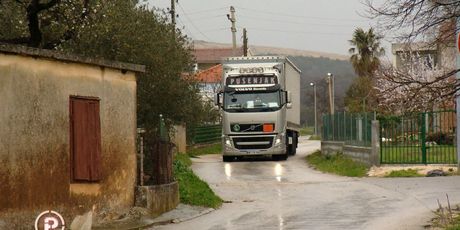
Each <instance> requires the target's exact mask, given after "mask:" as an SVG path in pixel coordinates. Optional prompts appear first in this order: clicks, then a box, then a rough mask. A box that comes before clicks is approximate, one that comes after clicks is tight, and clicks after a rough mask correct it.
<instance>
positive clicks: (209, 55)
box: [193, 48, 250, 70]
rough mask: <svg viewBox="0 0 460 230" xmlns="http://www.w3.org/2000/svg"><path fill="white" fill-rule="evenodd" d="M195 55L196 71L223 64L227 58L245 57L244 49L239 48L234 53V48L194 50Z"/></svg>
mask: <svg viewBox="0 0 460 230" xmlns="http://www.w3.org/2000/svg"><path fill="white" fill-rule="evenodd" d="M193 55H194V56H195V59H196V69H197V70H206V69H209V68H211V67H213V66H216V65H218V64H221V63H222V60H223V59H225V58H227V57H233V56H243V49H242V48H238V49H236V52H235V53H233V49H232V48H202V49H195V50H193ZM248 55H250V52H249V54H248Z"/></svg>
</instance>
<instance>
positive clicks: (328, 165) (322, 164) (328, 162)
mask: <svg viewBox="0 0 460 230" xmlns="http://www.w3.org/2000/svg"><path fill="white" fill-rule="evenodd" d="M306 160H307V162H308V163H309V164H310V165H312V166H314V167H315V168H316V169H317V170H319V171H322V172H327V173H334V174H337V175H340V176H349V177H364V176H366V174H367V171H368V170H369V167H368V166H366V165H365V164H363V163H359V162H355V161H353V160H352V159H351V158H350V157H347V156H345V155H343V154H337V155H334V156H330V155H324V154H322V153H321V151H316V152H315V153H313V154H310V155H308V156H307V157H306Z"/></svg>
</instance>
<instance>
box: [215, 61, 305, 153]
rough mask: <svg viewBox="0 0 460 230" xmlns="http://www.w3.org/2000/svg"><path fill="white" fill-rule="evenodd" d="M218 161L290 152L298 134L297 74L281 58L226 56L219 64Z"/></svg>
mask: <svg viewBox="0 0 460 230" xmlns="http://www.w3.org/2000/svg"><path fill="white" fill-rule="evenodd" d="M222 85H223V91H221V92H219V93H218V94H216V98H215V102H216V105H217V106H219V107H220V108H221V110H222V147H223V148H222V155H223V161H225V162H228V161H233V160H234V159H235V158H237V159H238V158H241V157H243V156H261V155H270V156H272V159H274V160H286V159H287V157H288V155H294V154H295V153H296V148H297V143H298V137H299V131H300V70H299V69H298V68H297V67H296V66H295V65H294V64H293V63H292V62H291V61H290V60H289V59H288V58H286V57H278V56H254V57H230V58H227V59H225V60H224V61H223V75H222Z"/></svg>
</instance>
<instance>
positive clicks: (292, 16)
mask: <svg viewBox="0 0 460 230" xmlns="http://www.w3.org/2000/svg"><path fill="white" fill-rule="evenodd" d="M235 8H237V9H240V10H243V11H244V10H245V11H253V12H259V13H263V14H268V15H271V16H273V15H276V16H285V17H291V18H308V19H317V20H328V21H355V22H359V21H365V20H359V19H347V18H324V17H312V16H302V15H293V14H286V13H281V12H270V11H265V10H258V9H252V8H246V7H240V6H235Z"/></svg>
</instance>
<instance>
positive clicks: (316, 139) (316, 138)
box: [308, 135, 321, 141]
mask: <svg viewBox="0 0 460 230" xmlns="http://www.w3.org/2000/svg"><path fill="white" fill-rule="evenodd" d="M308 140H313V141H320V140H321V137H320V136H318V135H311V136H310V138H308Z"/></svg>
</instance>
